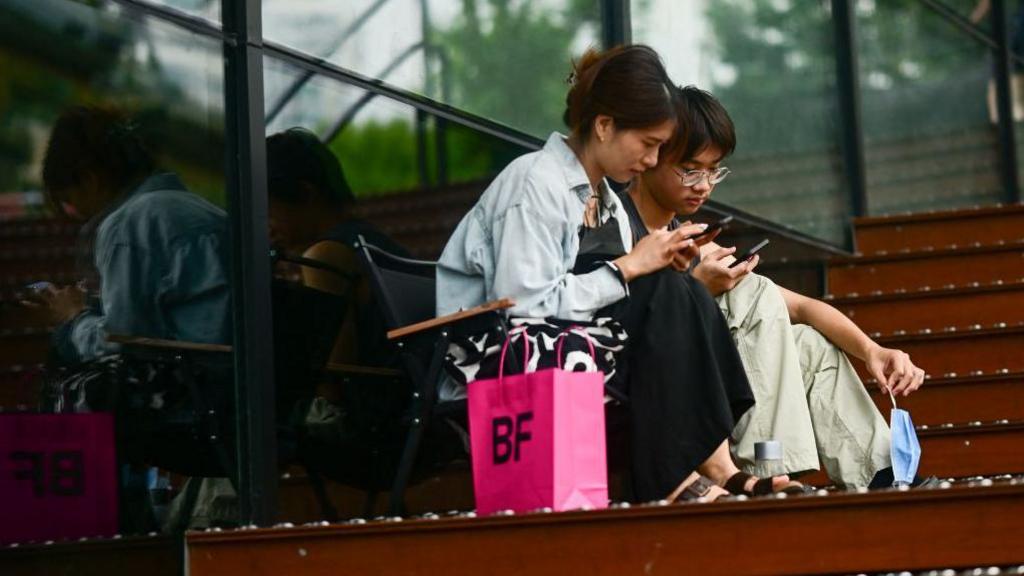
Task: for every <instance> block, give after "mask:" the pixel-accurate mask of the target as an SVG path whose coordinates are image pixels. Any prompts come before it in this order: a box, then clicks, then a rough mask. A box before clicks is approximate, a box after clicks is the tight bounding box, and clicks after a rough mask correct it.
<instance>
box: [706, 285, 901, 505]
mask: <svg viewBox="0 0 1024 576" xmlns="http://www.w3.org/2000/svg"><path fill="white" fill-rule="evenodd" d="M717 300H718V305H719V308H720V309H721V310H722V313H723V314H724V315H725V318H726V321H727V322H728V324H729V329H730V332H731V333H732V336H733V340H734V341H735V342H736V347H737V348H738V349H739V352H740V357H741V358H742V359H743V366H744V368H746V371H747V376H748V378H749V379H750V386H751V388H752V389H753V392H754V398H755V399H756V400H757V403H756V404H755V405H754V407H753V408H751V409H750V410H749V411H748V412H747V413H746V414H745V415H744V416H743V418H741V419H740V421H739V422H738V423H737V424H736V428H735V429H734V430H733V437H732V440H733V442H732V454H733V458H734V459H735V460H736V462H737V464H738V465H739V466H740V468H741V469H743V470H744V471H746V472H749V473H751V474H755V475H757V476H773V475H778V474H787V473H795V472H802V471H807V470H817V469H818V468H819V462H820V463H821V465H822V466H824V469H825V472H826V473H827V474H828V476H829V478H830V479H832V481H833V482H835V483H837V484H841V485H845V486H847V487H858V486H867V484H868V483H869V482H870V481H871V479H872V478H873V477H874V475H875V473H876V472H877V471H878V470H880V469H882V468H886V467H888V466H890V457H889V427H888V425H887V424H886V422H885V419H884V418H883V417H882V415H881V414H880V413H879V412H878V409H877V408H875V405H874V403H873V402H872V401H871V398H870V397H869V396H868V393H867V390H866V389H865V387H864V385H863V384H862V383H861V380H860V378H859V377H858V376H857V373H856V372H855V371H854V368H853V365H851V364H850V360H849V359H848V358H847V357H846V355H845V354H844V353H843V352H842V351H841V350H839V349H838V348H837V347H836V346H835V345H834V344H832V343H831V342H829V341H828V340H827V339H826V338H825V337H824V336H822V335H821V334H820V333H819V332H818V331H816V330H814V329H813V328H811V327H810V326H805V325H801V324H797V325H793V324H791V323H790V319H789V313H788V311H787V309H786V304H785V301H784V300H783V298H782V293H781V292H780V291H779V289H778V287H777V286H776V285H775V283H774V282H772V281H771V280H769V279H768V278H766V277H764V276H761V275H758V274H750V275H748V276H747V277H746V278H744V279H743V280H742V281H741V282H740V283H739V284H738V285H737V286H736V287H735V288H733V289H732V290H731V291H729V292H727V293H725V294H722V295H721V296H719V297H718V299H717ZM761 440H778V441H780V442H781V443H782V449H783V460H782V461H781V462H780V463H778V464H769V465H764V466H758V465H756V464H755V462H754V443H755V442H759V441H761Z"/></svg>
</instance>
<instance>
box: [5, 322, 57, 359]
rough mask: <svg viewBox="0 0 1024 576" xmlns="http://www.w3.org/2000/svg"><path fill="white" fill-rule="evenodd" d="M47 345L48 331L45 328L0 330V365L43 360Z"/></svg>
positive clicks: (48, 339) (48, 340) (47, 348)
mask: <svg viewBox="0 0 1024 576" xmlns="http://www.w3.org/2000/svg"><path fill="white" fill-rule="evenodd" d="M49 345H50V331H49V330H46V329H32V328H30V329H24V330H3V331H0V366H11V365H15V364H17V365H25V364H39V363H41V362H45V361H46V354H47V351H48V350H49Z"/></svg>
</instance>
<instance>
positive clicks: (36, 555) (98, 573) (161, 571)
mask: <svg viewBox="0 0 1024 576" xmlns="http://www.w3.org/2000/svg"><path fill="white" fill-rule="evenodd" d="M181 549H182V545H181V542H180V540H179V539H176V538H172V537H170V536H158V535H151V536H130V537H118V538H117V539H113V538H110V539H89V540H81V541H78V542H59V543H50V544H19V545H17V546H4V547H0V572H2V573H3V574H4V576H50V575H53V574H76V575H82V576H90V575H95V576H113V575H115V574H145V575H146V576H178V575H179V574H181V573H182V570H183V562H182V556H183V555H182V550H181Z"/></svg>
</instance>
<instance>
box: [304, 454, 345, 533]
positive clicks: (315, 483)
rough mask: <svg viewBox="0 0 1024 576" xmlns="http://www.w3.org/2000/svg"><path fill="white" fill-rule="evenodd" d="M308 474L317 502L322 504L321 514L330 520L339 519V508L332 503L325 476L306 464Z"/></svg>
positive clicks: (335, 520)
mask: <svg viewBox="0 0 1024 576" xmlns="http://www.w3.org/2000/svg"><path fill="white" fill-rule="evenodd" d="M305 468H306V476H307V477H308V478H309V484H310V486H311V487H312V488H313V495H314V496H316V501H317V504H319V505H320V514H321V515H322V516H323V517H324V520H327V521H328V522H337V521H338V510H337V509H336V508H335V507H334V504H332V503H331V497H330V496H328V494H327V486H326V485H325V484H324V477H323V476H322V475H320V473H319V472H317V471H316V470H315V469H313V468H311V467H310V466H309V465H308V464H306V465H305Z"/></svg>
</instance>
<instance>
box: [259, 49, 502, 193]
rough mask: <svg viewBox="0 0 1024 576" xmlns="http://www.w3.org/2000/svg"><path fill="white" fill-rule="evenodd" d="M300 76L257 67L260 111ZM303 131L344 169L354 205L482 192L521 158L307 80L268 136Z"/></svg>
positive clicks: (377, 100) (407, 111)
mask: <svg viewBox="0 0 1024 576" xmlns="http://www.w3.org/2000/svg"><path fill="white" fill-rule="evenodd" d="M301 77H302V72H301V71H300V70H298V69H296V68H294V67H292V66H290V65H288V64H286V63H284V62H281V61H278V60H274V59H270V58H268V59H266V60H265V61H264V82H265V85H266V94H267V99H266V102H267V112H268V114H269V113H270V111H272V110H273V106H274V104H273V102H274V101H275V98H277V97H278V96H279V95H280V94H282V93H283V92H284V91H285V90H286V89H287V88H288V87H290V86H292V85H294V83H295V81H296V80H298V79H300V78H301ZM294 126H301V127H305V128H307V129H309V130H311V131H312V132H314V133H315V134H317V135H318V136H319V137H320V138H321V139H322V140H324V141H326V142H327V144H328V146H329V148H330V150H331V151H332V152H333V153H334V154H335V155H336V156H337V157H338V159H339V160H340V161H341V163H342V165H343V166H344V170H345V174H346V177H347V179H348V182H349V183H350V185H351V187H352V190H353V193H354V194H355V196H356V198H367V197H370V196H380V195H392V194H401V193H419V194H422V193H424V192H425V191H426V190H431V189H434V188H435V187H443V186H446V185H452V184H458V183H467V182H478V183H481V190H482V185H483V184H484V183H485V182H486V180H487V179H489V178H490V177H491V176H493V175H494V174H496V173H497V172H499V171H500V170H501V168H503V167H504V166H505V164H507V163H508V162H509V161H510V160H511V159H512V158H514V157H516V156H517V155H518V154H521V153H522V150H521V149H520V148H519V147H517V146H514V145H511V144H508V143H504V142H502V141H500V140H498V139H496V138H493V137H490V136H486V135H483V134H480V133H477V132H475V131H473V130H471V129H469V128H465V127H462V126H459V125H457V124H454V123H452V122H447V121H444V120H443V119H440V118H436V117H432V116H430V115H427V114H424V113H421V112H417V111H416V110H415V109H414V108H412V107H411V106H407V105H405V104H400V103H398V102H395V101H393V100H390V99H388V98H386V97H374V95H373V94H371V93H368V92H366V91H364V90H362V89H359V88H356V87H353V86H350V85H347V84H342V83H340V82H337V81H334V80H329V79H325V78H322V77H314V78H312V79H311V80H310V81H308V82H306V83H304V84H303V85H302V87H301V88H300V89H299V90H298V92H297V93H296V94H295V95H294V96H293V97H292V98H290V99H289V100H288V101H287V103H286V104H285V105H284V106H282V107H281V108H280V111H279V113H278V114H277V116H275V117H274V118H273V120H272V121H271V122H270V123H269V124H268V126H267V132H268V133H275V132H280V131H282V130H285V129H287V128H290V127H294Z"/></svg>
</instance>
